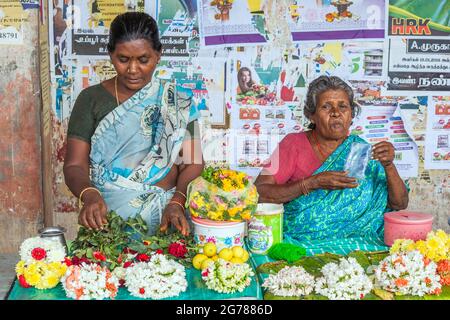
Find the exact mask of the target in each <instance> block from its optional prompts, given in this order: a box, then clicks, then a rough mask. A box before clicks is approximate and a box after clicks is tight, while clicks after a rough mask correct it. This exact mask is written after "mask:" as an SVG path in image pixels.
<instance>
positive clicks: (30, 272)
mask: <svg viewBox="0 0 450 320" xmlns="http://www.w3.org/2000/svg"><path fill="white" fill-rule="evenodd" d="M65 254H66V252H65V248H64V246H63V245H62V244H61V243H60V242H59V241H57V240H53V239H48V238H40V237H34V238H28V239H26V240H25V241H24V242H23V243H22V245H21V246H20V261H19V262H18V263H17V265H16V274H17V278H18V279H19V284H20V285H21V286H22V287H24V288H29V287H36V288H37V289H50V288H54V287H56V286H57V285H58V283H59V281H60V279H61V277H62V276H63V275H64V273H65V272H66V269H67V266H66V264H65V263H64V257H65Z"/></svg>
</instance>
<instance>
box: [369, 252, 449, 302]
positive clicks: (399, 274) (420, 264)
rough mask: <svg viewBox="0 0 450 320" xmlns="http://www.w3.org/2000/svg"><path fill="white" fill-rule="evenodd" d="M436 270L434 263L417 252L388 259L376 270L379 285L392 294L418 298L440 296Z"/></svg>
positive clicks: (392, 256)
mask: <svg viewBox="0 0 450 320" xmlns="http://www.w3.org/2000/svg"><path fill="white" fill-rule="evenodd" d="M436 268H437V266H436V264H435V263H434V262H432V261H431V260H430V259H427V258H425V257H424V256H423V255H422V254H421V253H420V252H419V251H417V250H415V251H409V252H405V253H395V254H392V255H390V256H388V257H386V258H385V259H384V260H382V261H381V262H380V264H379V265H378V267H377V268H376V269H375V277H376V280H377V281H378V283H379V285H380V286H381V287H382V288H383V289H385V290H387V291H390V292H395V293H398V294H402V295H404V294H411V295H417V296H423V295H425V294H440V292H441V284H440V283H439V280H440V277H439V275H438V274H437V273H436Z"/></svg>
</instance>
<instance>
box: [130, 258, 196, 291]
mask: <svg viewBox="0 0 450 320" xmlns="http://www.w3.org/2000/svg"><path fill="white" fill-rule="evenodd" d="M125 285H126V286H127V288H128V291H129V292H130V293H131V295H133V296H136V297H139V298H151V299H162V298H167V297H174V296H178V295H179V294H180V293H181V292H184V291H185V290H186V288H187V281H186V272H185V269H184V267H183V266H182V265H181V264H179V263H178V262H176V261H173V260H170V259H167V258H166V257H165V256H164V255H162V254H156V255H153V256H151V258H150V261H148V262H137V263H135V264H134V265H131V266H129V267H128V268H126V271H125Z"/></svg>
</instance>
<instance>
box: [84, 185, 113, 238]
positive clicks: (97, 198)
mask: <svg viewBox="0 0 450 320" xmlns="http://www.w3.org/2000/svg"><path fill="white" fill-rule="evenodd" d="M82 200H83V208H81V211H80V215H79V216H78V223H79V224H81V225H82V226H84V227H86V228H88V229H96V230H99V229H103V225H105V224H107V223H108V220H107V219H106V214H107V207H106V203H105V201H104V200H103V198H102V196H101V195H100V194H99V193H98V192H96V191H95V190H93V191H90V190H89V191H86V192H85V193H84V194H83V199H82Z"/></svg>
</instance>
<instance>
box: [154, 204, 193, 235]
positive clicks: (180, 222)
mask: <svg viewBox="0 0 450 320" xmlns="http://www.w3.org/2000/svg"><path fill="white" fill-rule="evenodd" d="M169 225H173V226H174V227H175V228H177V230H178V231H180V232H181V234H182V235H183V236H188V235H189V231H190V228H189V224H188V222H187V219H186V215H185V212H184V210H183V209H182V208H181V206H179V205H177V204H174V203H169V204H168V205H167V207H166V209H165V210H164V213H163V215H162V218H161V227H160V230H161V232H166V231H167V228H168V227H169Z"/></svg>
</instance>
